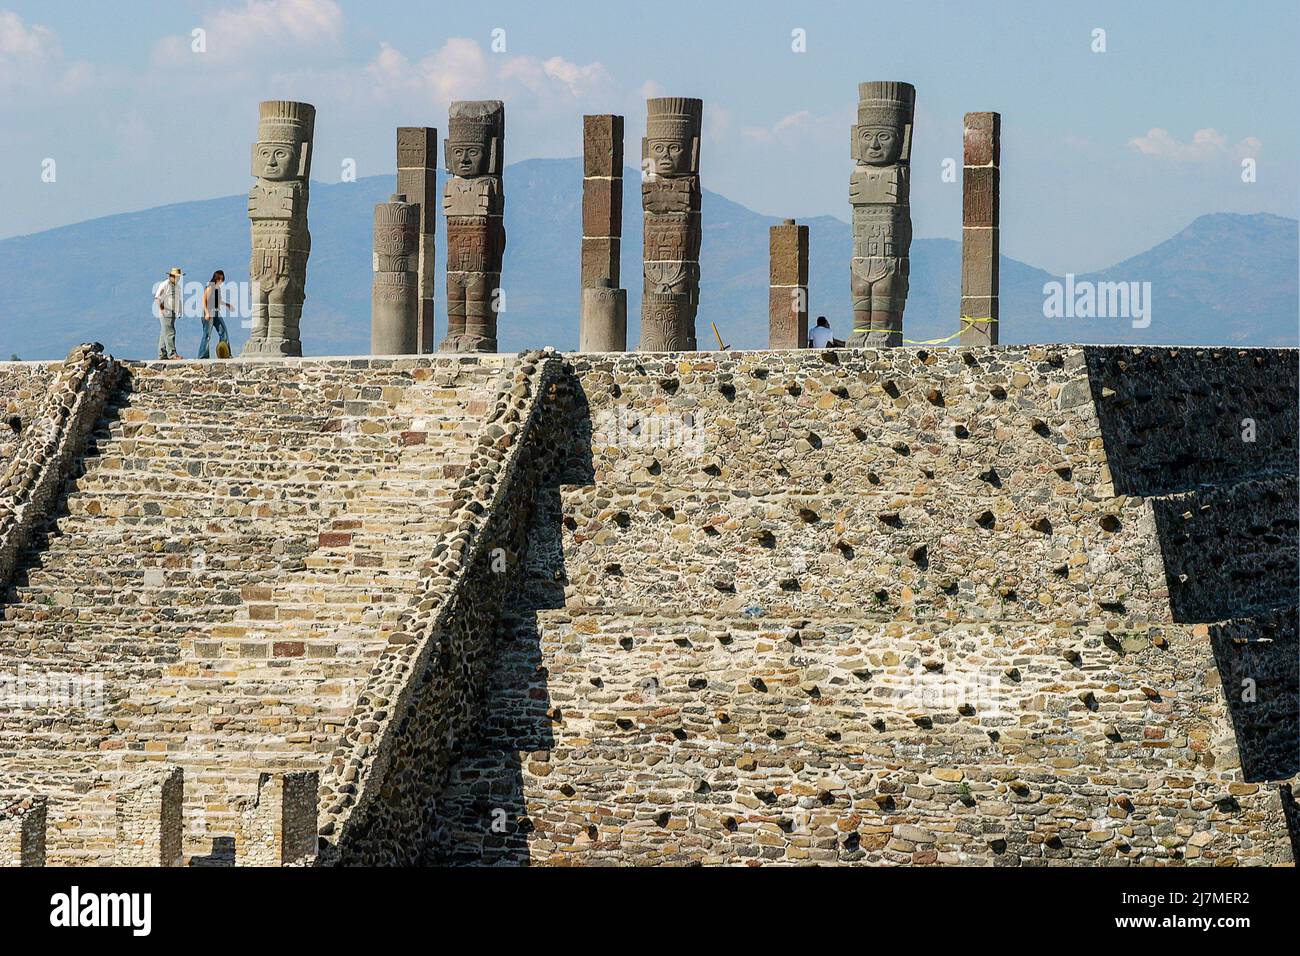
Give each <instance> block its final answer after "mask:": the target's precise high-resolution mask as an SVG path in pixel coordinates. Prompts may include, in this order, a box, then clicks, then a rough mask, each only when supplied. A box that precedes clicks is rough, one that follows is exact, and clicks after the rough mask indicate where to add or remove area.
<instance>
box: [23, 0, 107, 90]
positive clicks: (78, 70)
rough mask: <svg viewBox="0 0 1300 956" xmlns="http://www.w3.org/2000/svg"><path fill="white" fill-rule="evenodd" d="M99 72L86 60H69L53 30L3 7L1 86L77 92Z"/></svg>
mask: <svg viewBox="0 0 1300 956" xmlns="http://www.w3.org/2000/svg"><path fill="white" fill-rule="evenodd" d="M95 73H96V71H95V69H94V68H93V67H92V66H91V65H90V64H89V63H86V62H84V61H81V60H78V61H75V62H73V63H67V62H65V60H64V56H63V44H62V43H60V42H59V37H58V35H57V34H56V33H55V32H54V31H53V30H51V29H49V28H48V27H44V26H41V25H40V24H32V25H30V26H29V25H28V24H27V23H25V22H24V21H23V19H22V18H21V17H20V16H18V14H16V13H14V12H13V11H11V10H0V90H15V89H22V90H24V91H27V92H30V93H39V92H50V91H53V92H56V93H76V92H78V91H80V90H82V89H84V88H85V87H86V86H87V85H89V84H91V83H93V82H94V81H95ZM3 105H5V104H0V107H2V106H3Z"/></svg>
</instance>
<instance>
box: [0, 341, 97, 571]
mask: <svg viewBox="0 0 1300 956" xmlns="http://www.w3.org/2000/svg"><path fill="white" fill-rule="evenodd" d="M52 371H54V375H53V377H52V378H51V379H49V380H46V381H44V383H43V384H44V388H45V392H44V400H43V401H42V402H41V403H40V404H39V406H35V407H36V411H35V413H34V414H33V413H31V412H30V411H29V417H28V419H27V420H26V421H24V420H23V417H22V403H23V402H24V400H25V401H26V402H27V403H28V408H29V409H30V408H31V407H33V403H32V399H31V397H30V392H31V391H32V390H33V386H36V384H37V383H38V382H40V381H41V376H40V375H39V370H34V371H33V376H32V383H31V385H29V386H27V387H19V388H17V389H15V393H14V397H13V398H12V399H11V400H10V401H11V402H12V403H13V405H14V406H15V407H16V408H18V411H15V412H13V413H11V414H13V415H14V416H16V417H17V419H18V421H19V433H18V440H17V441H16V442H15V443H14V444H13V445H12V446H11V449H10V450H9V452H8V455H7V457H3V458H0V468H3V471H0V588H3V587H4V586H5V585H6V584H7V583H8V581H9V578H10V575H12V573H13V569H14V562H15V561H16V560H17V559H18V555H19V554H20V553H21V552H22V550H23V549H24V548H25V547H27V544H28V542H29V540H30V539H31V536H32V533H33V532H34V530H35V529H36V528H37V526H38V525H40V524H41V523H42V522H44V521H45V519H46V516H47V514H48V511H49V508H50V507H51V505H52V504H53V501H54V499H55V498H56V497H57V495H58V493H59V492H60V491H61V489H62V487H63V482H64V480H65V479H66V478H67V476H68V471H69V469H70V468H71V466H72V463H73V461H74V459H75V458H76V457H77V455H79V454H80V453H81V450H82V447H83V446H84V445H85V443H86V438H87V436H88V434H89V431H90V428H91V426H92V425H93V424H94V422H95V420H96V419H98V418H99V415H100V412H102V411H103V408H104V402H105V401H106V399H107V397H108V393H109V391H110V389H111V388H112V387H113V385H114V383H115V381H116V379H117V375H118V366H117V363H116V362H114V361H113V359H112V358H110V357H106V356H105V355H104V354H103V349H102V347H101V346H98V345H82V346H78V347H77V348H75V349H73V350H72V351H71V352H69V353H68V358H67V360H66V361H64V363H63V364H62V366H59V367H58V368H57V370H52ZM25 395H27V396H29V397H28V398H26V399H24V396H25ZM6 407H9V403H6ZM3 427H4V428H6V429H8V430H9V431H10V432H11V434H12V433H13V429H12V428H11V427H10V426H9V425H7V424H6V425H4V426H3Z"/></svg>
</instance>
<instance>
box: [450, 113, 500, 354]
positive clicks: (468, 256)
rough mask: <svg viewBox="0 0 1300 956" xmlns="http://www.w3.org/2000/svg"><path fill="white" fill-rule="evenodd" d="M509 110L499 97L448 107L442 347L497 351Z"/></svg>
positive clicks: (462, 350) (472, 350)
mask: <svg viewBox="0 0 1300 956" xmlns="http://www.w3.org/2000/svg"><path fill="white" fill-rule="evenodd" d="M505 123H506V108H505V104H504V103H502V102H501V101H500V100H457V101H455V102H453V103H452V104H451V108H450V111H449V116H448V131H447V132H448V135H447V139H445V140H443V151H444V153H445V160H446V163H447V172H448V174H449V175H448V179H447V185H446V187H445V188H444V191H443V196H442V208H443V212H444V213H445V214H446V216H447V336H446V338H444V339H443V340H442V344H441V345H440V346H439V350H440V351H443V352H495V351H496V350H497V309H498V308H499V307H500V289H501V260H502V256H503V254H504V252H505V248H506V230H505V220H504V212H505V193H504V192H503V190H502V184H501V170H502V168H503V166H504V162H505V161H504V156H503V150H504V148H505Z"/></svg>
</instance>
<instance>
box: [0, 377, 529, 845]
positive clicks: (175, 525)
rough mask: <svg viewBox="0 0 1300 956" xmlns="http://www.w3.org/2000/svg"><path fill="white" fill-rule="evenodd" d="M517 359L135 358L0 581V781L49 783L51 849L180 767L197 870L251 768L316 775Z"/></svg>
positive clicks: (85, 835) (83, 836)
mask: <svg viewBox="0 0 1300 956" xmlns="http://www.w3.org/2000/svg"><path fill="white" fill-rule="evenodd" d="M515 362H516V360H515V358H514V357H513V356H477V357H471V358H465V359H461V358H457V357H428V358H410V359H365V360H347V359H343V360H303V361H292V362H257V361H232V362H225V363H211V362H208V363H175V362H173V363H142V364H135V363H132V364H130V365H129V366H127V367H126V370H125V376H124V378H123V380H122V382H121V383H120V385H119V387H118V388H117V389H116V390H115V391H114V392H113V394H112V396H111V399H110V401H109V404H108V406H107V408H106V409H105V411H104V414H103V416H102V417H101V418H100V419H99V421H98V422H96V423H94V425H93V434H92V440H91V444H90V446H89V448H88V450H87V453H86V454H85V455H84V456H82V457H81V458H80V459H79V460H77V461H76V462H74V464H73V467H72V468H71V470H70V472H69V474H70V481H69V482H68V483H67V485H66V486H65V489H64V494H63V495H62V497H61V498H60V499H59V501H58V502H57V507H54V508H53V509H51V512H50V514H49V515H47V518H48V519H49V520H47V521H45V522H44V523H43V524H40V525H39V526H38V527H37V528H36V533H35V534H34V535H33V538H32V541H31V543H30V546H29V547H28V548H27V549H26V550H25V551H24V552H23V553H22V556H21V559H20V561H19V563H18V570H17V573H16V574H15V576H14V580H13V582H12V585H11V586H10V587H9V588H8V590H6V591H0V594H2V595H3V602H4V603H3V620H0V676H3V677H5V678H10V679H8V680H4V681H3V687H2V688H0V691H3V692H4V693H5V695H6V699H9V694H10V693H11V692H17V693H21V694H22V695H23V696H22V699H21V701H20V702H19V704H18V706H6V707H4V708H3V709H0V795H5V796H26V795H41V796H46V797H48V798H49V821H50V825H49V834H50V839H49V846H48V850H49V859H50V862H52V863H54V864H65V863H94V862H104V861H106V860H111V859H112V858H113V857H114V856H115V853H116V849H115V847H116V837H115V833H116V821H115V802H116V799H117V796H118V794H120V793H121V791H122V787H123V786H125V784H126V782H127V781H128V780H129V779H131V778H132V777H133V776H134V774H135V773H137V772H138V771H140V770H141V769H148V768H151V767H156V766H158V765H160V764H167V765H168V766H174V767H177V768H182V769H183V771H184V774H185V812H184V814H183V825H184V834H185V837H184V844H183V850H184V855H185V858H186V859H187V860H188V861H189V862H191V863H201V864H205V865H206V864H221V863H229V862H231V861H232V859H233V858H234V857H235V854H236V846H235V844H236V842H237V840H238V838H239V837H240V835H241V827H242V826H243V818H242V806H243V803H244V801H246V800H247V799H251V798H253V797H254V796H255V795H256V794H257V793H258V787H259V780H261V779H262V778H263V777H264V776H265V775H266V774H268V773H275V772H277V771H313V770H314V771H322V770H323V769H324V767H325V764H326V762H327V760H328V758H329V755H330V753H331V751H332V750H333V749H334V748H335V747H336V745H337V743H338V739H339V734H340V732H341V730H342V728H343V726H344V723H345V721H346V719H347V716H348V715H349V714H350V713H351V711H352V709H353V706H354V704H355V702H356V696H357V694H358V693H359V692H360V689H361V687H362V686H363V685H364V683H365V681H366V678H367V676H368V674H369V672H370V670H371V669H372V668H373V666H374V663H375V660H376V659H377V658H378V657H379V656H380V654H381V653H382V651H383V649H384V648H385V647H386V646H387V645H388V642H389V640H390V637H391V635H392V633H393V632H394V629H395V627H396V625H397V622H398V621H399V619H400V618H401V616H402V614H403V612H404V611H405V609H406V607H407V605H408V604H409V603H410V602H411V601H412V600H413V599H414V598H415V597H416V595H417V589H418V586H419V582H420V578H421V572H422V566H423V562H425V561H426V560H427V559H428V556H429V555H430V554H431V553H432V552H433V551H434V550H435V549H436V548H437V546H438V543H439V542H440V541H442V540H443V539H444V537H447V536H449V535H450V534H451V531H452V529H453V525H454V523H453V521H452V518H451V511H452V508H453V506H454V505H455V501H454V496H455V494H456V491H457V486H458V483H459V482H460V481H461V479H462V477H463V476H464V474H465V469H466V467H467V463H468V452H469V450H470V448H471V447H472V445H473V441H474V438H475V436H476V435H477V434H478V432H479V430H480V428H481V427H484V425H483V419H484V417H485V416H486V415H487V414H488V412H489V411H490V410H491V409H492V408H493V407H495V402H496V398H497V393H498V392H499V390H500V389H501V388H502V387H503V384H504V382H506V381H508V380H509V378H510V376H511V375H512V369H513V366H514V364H515ZM16 689H17V690H16ZM313 829H314V828H313ZM263 842H264V841H263Z"/></svg>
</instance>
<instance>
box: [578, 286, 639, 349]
mask: <svg viewBox="0 0 1300 956" xmlns="http://www.w3.org/2000/svg"><path fill="white" fill-rule="evenodd" d="M596 281H597V282H600V283H608V282H609V280H608V279H598V280H596ZM578 351H579V352H626V351H627V290H626V289H611V288H610V287H609V286H608V284H604V285H594V286H588V287H587V288H585V289H583V290H582V326H581V328H580V330H579V334H578Z"/></svg>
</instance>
